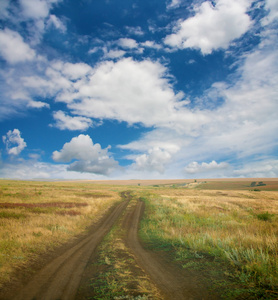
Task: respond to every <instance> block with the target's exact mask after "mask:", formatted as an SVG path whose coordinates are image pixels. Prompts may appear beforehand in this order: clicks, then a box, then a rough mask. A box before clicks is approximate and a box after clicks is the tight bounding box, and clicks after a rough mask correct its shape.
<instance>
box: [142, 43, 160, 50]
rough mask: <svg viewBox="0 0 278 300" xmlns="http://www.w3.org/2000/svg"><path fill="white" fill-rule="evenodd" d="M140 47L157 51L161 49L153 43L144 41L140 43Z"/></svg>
mask: <svg viewBox="0 0 278 300" xmlns="http://www.w3.org/2000/svg"><path fill="white" fill-rule="evenodd" d="M140 45H141V46H143V47H146V48H153V49H157V50H159V49H161V48H162V46H161V45H159V44H157V43H155V42H154V41H146V42H144V43H141V44H140Z"/></svg>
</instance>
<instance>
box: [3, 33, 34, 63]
mask: <svg viewBox="0 0 278 300" xmlns="http://www.w3.org/2000/svg"><path fill="white" fill-rule="evenodd" d="M0 54H1V55H2V57H3V58H4V59H5V60H6V61H7V62H9V63H11V64H15V63H19V62H25V61H31V60H34V59H35V57H36V53H35V51H34V50H33V49H31V48H30V47H29V45H28V44H26V43H25V42H24V41H23V38H22V37H21V35H20V34H19V33H18V32H16V31H13V30H10V29H8V28H5V29H4V30H0Z"/></svg>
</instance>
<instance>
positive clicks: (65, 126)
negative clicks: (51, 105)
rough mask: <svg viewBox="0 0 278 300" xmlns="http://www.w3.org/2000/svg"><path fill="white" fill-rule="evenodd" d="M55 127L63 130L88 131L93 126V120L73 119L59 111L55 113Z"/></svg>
mask: <svg viewBox="0 0 278 300" xmlns="http://www.w3.org/2000/svg"><path fill="white" fill-rule="evenodd" d="M53 118H54V120H55V121H56V124H54V126H55V127H57V128H59V129H61V130H86V129H88V128H89V127H90V126H92V123H93V122H92V120H91V119H89V118H85V117H71V116H68V115H66V114H65V113H64V112H63V111H61V110H59V111H56V112H54V113H53Z"/></svg>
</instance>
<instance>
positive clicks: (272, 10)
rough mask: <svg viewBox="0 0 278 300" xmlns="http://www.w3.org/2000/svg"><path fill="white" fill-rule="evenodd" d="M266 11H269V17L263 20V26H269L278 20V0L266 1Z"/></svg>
mask: <svg viewBox="0 0 278 300" xmlns="http://www.w3.org/2000/svg"><path fill="white" fill-rule="evenodd" d="M265 10H267V11H268V15H267V16H266V17H265V18H263V19H262V25H263V26H266V25H269V24H270V23H271V22H273V21H274V20H276V19H278V2H277V1H276V0H266V2H265Z"/></svg>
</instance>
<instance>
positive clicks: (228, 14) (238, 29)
mask: <svg viewBox="0 0 278 300" xmlns="http://www.w3.org/2000/svg"><path fill="white" fill-rule="evenodd" d="M249 5H250V2H249V1H248V0H216V1H215V6H213V4H212V3H211V1H205V2H203V3H202V4H201V5H200V6H196V7H195V15H194V16H193V17H190V18H188V19H186V20H179V21H178V23H177V25H176V27H175V28H174V33H173V34H171V35H168V36H167V37H166V38H165V40H164V42H165V44H167V45H169V46H171V47H178V48H181V49H185V48H194V49H200V50H201V52H202V53H203V54H210V53H211V52H212V51H213V50H217V49H219V48H223V49H227V48H228V47H229V45H230V43H231V41H233V40H234V39H237V38H240V37H241V36H242V35H243V34H244V33H245V32H247V30H248V29H249V28H250V26H251V24H252V22H251V20H250V17H249V16H248V15H247V13H246V11H247V9H248V7H249Z"/></svg>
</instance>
